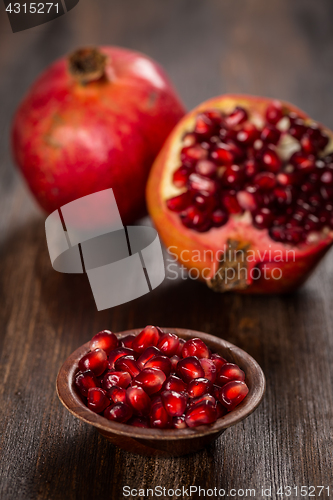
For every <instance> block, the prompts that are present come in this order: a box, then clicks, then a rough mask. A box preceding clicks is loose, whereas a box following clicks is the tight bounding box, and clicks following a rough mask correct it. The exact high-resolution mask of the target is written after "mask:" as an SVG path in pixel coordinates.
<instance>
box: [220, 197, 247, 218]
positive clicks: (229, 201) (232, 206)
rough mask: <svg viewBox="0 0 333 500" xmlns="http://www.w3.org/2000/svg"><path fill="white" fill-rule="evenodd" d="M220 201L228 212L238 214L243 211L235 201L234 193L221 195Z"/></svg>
mask: <svg viewBox="0 0 333 500" xmlns="http://www.w3.org/2000/svg"><path fill="white" fill-rule="evenodd" d="M222 203H223V205H224V207H225V208H226V209H227V210H228V212H229V214H240V213H242V212H243V209H242V207H241V206H240V204H239V203H238V201H237V198H236V195H235V194H230V193H225V194H223V195H222Z"/></svg>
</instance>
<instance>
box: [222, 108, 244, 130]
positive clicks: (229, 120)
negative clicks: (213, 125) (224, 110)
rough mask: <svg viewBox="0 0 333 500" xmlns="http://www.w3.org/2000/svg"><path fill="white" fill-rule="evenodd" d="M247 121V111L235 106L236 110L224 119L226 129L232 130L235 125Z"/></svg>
mask: <svg viewBox="0 0 333 500" xmlns="http://www.w3.org/2000/svg"><path fill="white" fill-rule="evenodd" d="M247 119H248V114H247V111H246V110H245V109H244V108H242V107H240V106H236V108H235V109H234V110H233V111H232V112H231V113H230V114H229V115H228V116H226V117H225V119H224V121H225V123H226V125H227V127H229V128H234V127H236V126H237V125H240V124H241V123H244V122H246V120H247Z"/></svg>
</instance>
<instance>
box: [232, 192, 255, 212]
mask: <svg viewBox="0 0 333 500" xmlns="http://www.w3.org/2000/svg"><path fill="white" fill-rule="evenodd" d="M236 196H237V201H238V203H239V205H240V206H241V207H242V208H243V209H244V210H249V211H250V212H253V211H254V210H256V209H257V208H258V203H257V200H256V197H255V195H254V194H253V193H249V192H248V191H238V193H237V195H236Z"/></svg>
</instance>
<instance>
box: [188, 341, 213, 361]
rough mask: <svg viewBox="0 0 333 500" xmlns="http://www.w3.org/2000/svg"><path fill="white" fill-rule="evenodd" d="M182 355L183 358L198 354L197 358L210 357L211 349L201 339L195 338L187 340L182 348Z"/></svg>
mask: <svg viewBox="0 0 333 500" xmlns="http://www.w3.org/2000/svg"><path fill="white" fill-rule="evenodd" d="M182 356H183V358H188V357H189V356H196V357H197V358H209V357H210V351H209V349H208V347H207V346H206V344H205V343H204V342H203V341H202V340H201V339H199V338H193V339H190V340H187V342H185V344H184V346H183V350H182Z"/></svg>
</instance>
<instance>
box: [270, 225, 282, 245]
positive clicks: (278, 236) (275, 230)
mask: <svg viewBox="0 0 333 500" xmlns="http://www.w3.org/2000/svg"><path fill="white" fill-rule="evenodd" d="M269 236H270V237H271V239H272V240H274V241H281V242H282V241H285V230H284V228H283V227H278V226H276V227H271V228H270V230H269Z"/></svg>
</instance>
